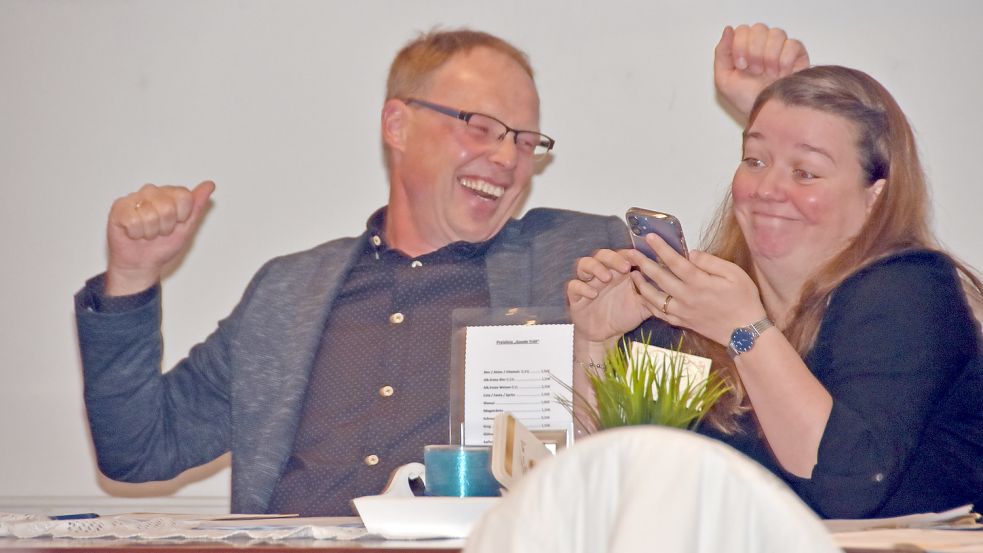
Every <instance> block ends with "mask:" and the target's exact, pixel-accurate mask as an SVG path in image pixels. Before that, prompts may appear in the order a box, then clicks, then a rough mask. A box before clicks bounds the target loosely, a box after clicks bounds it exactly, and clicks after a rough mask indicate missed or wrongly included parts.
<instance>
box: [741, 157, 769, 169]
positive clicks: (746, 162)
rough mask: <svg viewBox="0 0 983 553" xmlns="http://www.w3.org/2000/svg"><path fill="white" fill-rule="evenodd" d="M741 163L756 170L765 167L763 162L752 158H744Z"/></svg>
mask: <svg viewBox="0 0 983 553" xmlns="http://www.w3.org/2000/svg"><path fill="white" fill-rule="evenodd" d="M741 163H743V164H744V165H747V166H748V167H751V168H758V167H764V166H765V162H763V161H761V160H760V159H757V158H753V157H745V158H744V159H742V160H741Z"/></svg>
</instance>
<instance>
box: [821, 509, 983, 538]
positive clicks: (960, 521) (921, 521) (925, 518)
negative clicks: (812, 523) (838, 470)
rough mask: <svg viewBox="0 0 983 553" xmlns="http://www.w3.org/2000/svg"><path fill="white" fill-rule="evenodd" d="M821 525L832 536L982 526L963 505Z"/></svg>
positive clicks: (962, 528) (840, 520) (961, 528)
mask: <svg viewBox="0 0 983 553" xmlns="http://www.w3.org/2000/svg"><path fill="white" fill-rule="evenodd" d="M823 524H825V525H826V528H827V529H828V530H829V531H830V532H832V533H834V534H836V533H839V532H857V531H861V530H879V529H890V528H935V529H959V530H980V529H983V525H981V524H980V523H979V515H978V514H976V513H974V512H973V506H972V505H963V506H962V507H956V508H955V509H949V510H948V511H943V512H941V513H921V514H916V515H905V516H900V517H890V518H864V519H830V520H824V521H823Z"/></svg>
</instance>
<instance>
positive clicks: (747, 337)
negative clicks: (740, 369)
mask: <svg viewBox="0 0 983 553" xmlns="http://www.w3.org/2000/svg"><path fill="white" fill-rule="evenodd" d="M772 326H774V325H773V323H772V322H771V319H769V318H768V317H765V318H764V319H761V320H760V321H758V322H756V323H752V324H749V325H747V326H742V327H740V328H735V329H734V332H732V333H731V334H730V343H729V344H727V353H729V354H730V357H731V359H733V358H735V357H737V356H738V355H740V354H742V353H747V352H749V351H751V348H753V347H754V341H755V340H757V339H758V336H761V333H762V332H764V331H765V330H767V329H768V328H771V327H772Z"/></svg>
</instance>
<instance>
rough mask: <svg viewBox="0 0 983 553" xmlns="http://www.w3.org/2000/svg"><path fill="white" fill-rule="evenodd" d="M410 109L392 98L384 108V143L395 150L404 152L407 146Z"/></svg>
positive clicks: (400, 101)
mask: <svg viewBox="0 0 983 553" xmlns="http://www.w3.org/2000/svg"><path fill="white" fill-rule="evenodd" d="M409 116H410V113H409V108H408V107H407V105H406V103H405V102H403V101H402V100H400V99H397V98H390V99H388V100H386V103H385V104H383V106H382V141H383V142H384V143H385V144H386V145H387V146H389V147H390V148H391V149H393V150H397V151H402V150H403V147H404V146H405V144H406V130H407V124H408V118H409Z"/></svg>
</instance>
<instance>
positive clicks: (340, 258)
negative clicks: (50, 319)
mask: <svg viewBox="0 0 983 553" xmlns="http://www.w3.org/2000/svg"><path fill="white" fill-rule="evenodd" d="M501 232H502V234H503V235H502V236H501V239H500V240H497V241H496V242H495V244H494V245H493V246H492V247H491V248H490V249H489V251H488V253H487V255H486V256H485V259H486V263H487V269H488V271H487V273H488V289H489V293H490V297H491V306H492V307H513V306H545V305H564V303H565V295H564V283H565V282H566V281H567V280H568V279H569V278H571V277H572V275H573V264H574V262H575V260H576V259H577V258H578V257H581V256H585V255H590V254H592V253H593V252H594V251H595V250H596V249H598V248H620V247H627V246H628V245H629V244H630V242H629V240H628V235H627V232H626V230H625V227H624V225H623V224H622V223H621V221H620V220H619V219H618V218H616V217H600V216H596V215H587V214H582V213H575V212H571V211H561V210H553V209H534V210H531V211H530V212H529V213H528V214H527V215H526V216H525V217H523V218H522V219H519V220H512V221H510V222H509V223H508V224H507V225H506V226H505V228H503V229H502V231H501ZM366 239H367V238H366V236H365V235H363V236H360V237H355V238H342V239H338V240H334V241H331V242H327V243H325V244H322V245H320V246H317V247H315V248H313V249H311V250H308V251H304V252H300V253H296V254H292V255H287V256H284V257H279V258H276V259H273V260H272V261H270V262H268V263H267V264H266V265H264V266H263V268H262V269H260V271H259V272H258V273H257V274H256V276H255V277H254V278H253V280H252V282H251V283H250V284H249V286H248V288H247V289H246V291H245V293H244V294H243V297H242V300H241V301H240V302H239V304H238V305H237V306H236V308H235V309H234V310H233V312H232V314H231V315H229V316H228V317H227V318H226V319H224V320H223V321H221V322H220V323H219V324H218V327H217V328H216V330H215V331H214V332H213V333H212V334H211V335H210V336H209V337H208V338H207V339H206V340H205V341H204V342H202V343H200V344H198V345H196V346H195V347H194V348H192V350H191V352H190V353H189V355H188V357H187V358H185V359H183V360H182V361H180V362H179V363H178V364H177V366H176V367H174V368H173V369H172V370H170V371H168V372H167V373H164V374H161V370H160V361H161V352H162V338H161V334H160V317H161V309H160V295H159V294H155V295H154V297H153V299H152V300H151V301H150V302H148V303H146V304H144V305H142V306H140V307H138V308H136V309H133V310H130V311H125V312H123V313H100V312H96V311H94V310H92V309H90V308H87V307H86V305H89V304H90V303H88V302H87V301H86V298H85V295H86V294H89V293H91V292H90V291H89V290H88V289H83V290H82V291H80V292H79V293H78V294H77V295H76V319H77V324H78V334H79V344H80V348H81V353H82V362H83V374H84V382H85V401H86V407H87V410H88V416H89V424H90V427H91V430H92V438H93V441H94V444H95V450H96V454H97V458H98V462H99V468H100V470H102V472H103V473H104V474H106V475H107V476H108V477H110V478H113V479H115V480H123V481H128V482H144V481H149V480H166V479H170V478H173V477H174V476H176V475H177V474H178V473H180V472H182V471H184V470H186V469H188V468H191V467H194V466H197V465H200V464H203V463H206V462H208V461H210V460H212V459H214V458H215V457H218V456H219V455H221V454H223V453H224V452H226V451H230V450H231V451H232V511H233V512H236V513H262V512H265V510H266V508H267V506H268V505H269V501H270V498H271V496H272V494H273V489H274V487H275V486H276V483H277V480H278V479H279V478H280V474H281V472H282V470H283V467H284V465H285V464H286V461H287V459H288V457H289V455H290V453H291V448H292V446H293V439H294V435H295V432H296V430H297V425H298V423H299V420H300V415H301V411H302V408H303V402H304V395H305V392H306V388H307V382H308V376H309V374H310V371H311V367H312V365H313V361H314V355H315V354H316V352H317V348H318V345H319V343H320V340H321V336H322V333H323V331H324V325H325V321H326V320H327V318H328V316H329V314H330V313H331V306H332V304H333V302H334V299H335V297H336V296H337V294H338V292H339V291H340V290H341V288H342V286H343V284H344V281H345V278H346V276H347V275H348V272H349V271H350V269H351V267H352V266H353V263H354V260H355V257H356V255H357V253H358V252H359V251H360V248H361V245H362V244H364V241H365V240H366Z"/></svg>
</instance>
